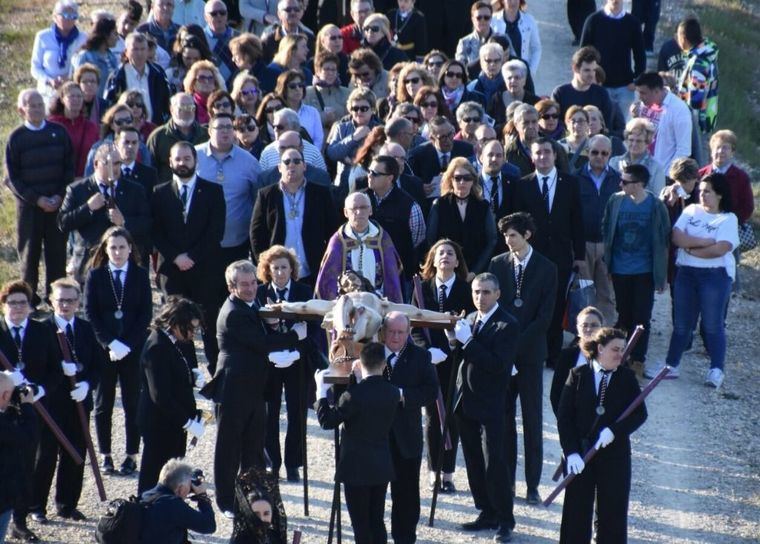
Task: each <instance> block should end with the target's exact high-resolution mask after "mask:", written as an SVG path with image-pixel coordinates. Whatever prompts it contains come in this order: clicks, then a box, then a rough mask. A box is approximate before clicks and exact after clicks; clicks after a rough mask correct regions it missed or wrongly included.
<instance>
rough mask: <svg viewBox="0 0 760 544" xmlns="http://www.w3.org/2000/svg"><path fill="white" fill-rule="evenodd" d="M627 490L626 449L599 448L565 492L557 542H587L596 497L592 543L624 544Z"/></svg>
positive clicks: (629, 466)
mask: <svg viewBox="0 0 760 544" xmlns="http://www.w3.org/2000/svg"><path fill="white" fill-rule="evenodd" d="M608 447H611V446H608ZM630 491H631V452H630V449H627V451H626V449H623V451H622V452H621V451H615V450H611V451H607V450H606V449H603V450H602V451H600V452H599V453H597V454H596V456H595V457H594V459H592V460H591V461H590V462H589V463H588V464H587V465H586V468H584V469H583V472H581V473H580V474H579V475H578V476H577V477H576V478H575V479H574V480H573V481H572V482H570V485H569V486H567V489H566V490H565V503H564V506H563V507H562V525H561V526H560V535H559V541H560V543H562V544H578V543H579V542H591V532H592V530H591V527H592V519H593V517H594V498H595V497H596V508H597V531H596V541H597V542H598V543H599V544H625V543H626V542H627V540H628V496H629V494H630Z"/></svg>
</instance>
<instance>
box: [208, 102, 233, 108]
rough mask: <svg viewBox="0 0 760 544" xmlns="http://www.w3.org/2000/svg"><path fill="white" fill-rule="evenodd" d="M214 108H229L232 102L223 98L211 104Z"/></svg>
mask: <svg viewBox="0 0 760 544" xmlns="http://www.w3.org/2000/svg"><path fill="white" fill-rule="evenodd" d="M211 107H212V108H214V109H215V110H218V109H221V108H231V107H232V104H230V103H229V101H228V100H225V101H224V102H214V104H213V105H212V106H211Z"/></svg>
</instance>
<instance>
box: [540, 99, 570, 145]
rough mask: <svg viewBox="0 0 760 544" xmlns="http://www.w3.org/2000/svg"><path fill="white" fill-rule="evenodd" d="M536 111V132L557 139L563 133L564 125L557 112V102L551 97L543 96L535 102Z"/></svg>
mask: <svg viewBox="0 0 760 544" xmlns="http://www.w3.org/2000/svg"><path fill="white" fill-rule="evenodd" d="M536 111H538V134H539V136H544V137H546V138H551V139H552V140H559V139H560V138H562V136H564V134H565V125H564V124H562V122H561V120H560V114H559V104H558V103H557V102H555V101H554V100H552V99H551V98H544V99H543V100H539V101H538V102H536Z"/></svg>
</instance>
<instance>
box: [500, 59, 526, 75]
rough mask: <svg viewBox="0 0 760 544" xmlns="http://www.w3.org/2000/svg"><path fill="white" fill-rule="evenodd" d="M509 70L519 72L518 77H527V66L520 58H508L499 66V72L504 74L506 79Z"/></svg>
mask: <svg viewBox="0 0 760 544" xmlns="http://www.w3.org/2000/svg"><path fill="white" fill-rule="evenodd" d="M509 72H517V73H519V74H520V77H528V66H527V65H526V64H525V63H524V62H523V61H521V60H520V59H512V60H508V61H507V62H505V63H504V66H502V67H501V74H502V75H503V76H504V79H507V74H508V73H509Z"/></svg>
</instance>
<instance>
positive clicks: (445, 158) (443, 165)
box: [441, 153, 449, 172]
mask: <svg viewBox="0 0 760 544" xmlns="http://www.w3.org/2000/svg"><path fill="white" fill-rule="evenodd" d="M448 167H449V154H448V153H444V154H443V155H441V172H445V171H446V169H447V168H448Z"/></svg>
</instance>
